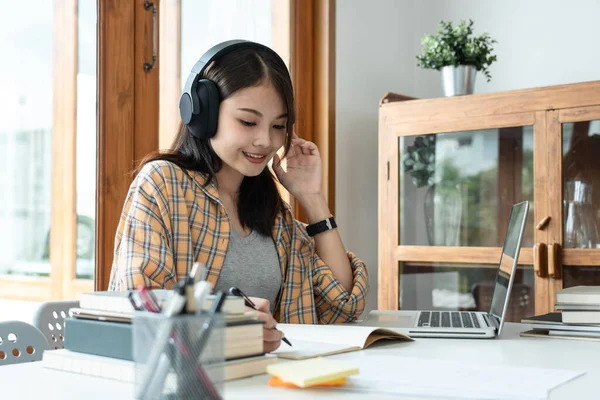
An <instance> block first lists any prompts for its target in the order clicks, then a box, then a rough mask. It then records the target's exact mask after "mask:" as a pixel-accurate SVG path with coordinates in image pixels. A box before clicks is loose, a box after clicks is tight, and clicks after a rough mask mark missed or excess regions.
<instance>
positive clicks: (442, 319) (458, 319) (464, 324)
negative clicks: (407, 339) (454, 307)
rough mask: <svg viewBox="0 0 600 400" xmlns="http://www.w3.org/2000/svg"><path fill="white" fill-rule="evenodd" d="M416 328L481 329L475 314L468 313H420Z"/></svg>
mask: <svg viewBox="0 0 600 400" xmlns="http://www.w3.org/2000/svg"><path fill="white" fill-rule="evenodd" d="M417 326H420V327H432V328H438V327H442V328H481V325H480V324H479V320H478V319H477V314H476V313H474V312H469V311H421V313H420V314H419V322H418V325H417Z"/></svg>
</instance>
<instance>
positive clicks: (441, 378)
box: [335, 356, 584, 399]
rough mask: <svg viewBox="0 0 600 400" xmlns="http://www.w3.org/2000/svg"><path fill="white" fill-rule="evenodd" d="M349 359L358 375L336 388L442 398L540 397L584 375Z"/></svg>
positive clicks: (405, 359) (395, 359) (391, 359)
mask: <svg viewBox="0 0 600 400" xmlns="http://www.w3.org/2000/svg"><path fill="white" fill-rule="evenodd" d="M335 358H336V359H340V360H343V359H344V357H343V356H336V357H335ZM353 361H354V362H355V363H356V362H358V365H359V374H358V375H356V376H353V377H349V378H348V384H347V385H346V386H345V387H340V388H339V389H341V390H356V391H366V392H382V393H391V394H402V395H413V396H436V397H446V398H453V397H459V398H465V399H545V398H547V396H548V393H549V391H550V390H551V389H553V388H555V387H557V386H560V385H562V384H564V383H566V382H568V381H570V380H572V379H575V378H577V377H579V376H581V375H583V374H584V372H581V371H570V370H560V369H544V368H530V367H512V366H511V367H509V366H490V365H485V364H472V363H464V362H455V361H446V360H435V359H422V358H408V357H393V356H365V357H361V358H360V359H359V360H357V359H354V360H353Z"/></svg>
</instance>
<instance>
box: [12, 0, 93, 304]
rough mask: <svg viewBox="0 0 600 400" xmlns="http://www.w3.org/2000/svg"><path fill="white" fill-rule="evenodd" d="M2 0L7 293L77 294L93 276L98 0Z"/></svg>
mask: <svg viewBox="0 0 600 400" xmlns="http://www.w3.org/2000/svg"><path fill="white" fill-rule="evenodd" d="M2 3H5V4H2V5H0V6H1V7H2V10H3V12H4V14H3V17H4V18H3V21H4V23H3V24H2V26H0V43H1V45H2V48H3V53H4V54H3V56H4V57H5V60H8V62H4V63H2V65H0V87H2V91H0V107H2V110H3V116H2V118H0V180H1V182H2V183H3V184H4V185H3V187H4V188H5V190H6V192H5V194H4V195H3V196H0V226H1V227H2V228H0V229H2V230H3V231H2V240H0V251H2V254H3V256H2V257H1V258H0V298H20V299H28V300H51V299H63V298H74V297H75V296H76V294H77V293H79V292H81V291H89V290H92V286H93V285H92V281H91V279H92V278H93V273H94V248H95V242H94V229H95V221H94V219H95V187H96V167H95V165H96V90H95V87H96V20H97V15H96V14H97V12H96V2H95V1H93V0H81V1H79V2H78V1H77V0H71V1H60V2H48V1H44V0H33V1H29V2H24V3H19V2H8V1H6V0H2ZM25 16H26V18H27V24H24V23H23V19H24V18H25ZM77 278H84V279H77Z"/></svg>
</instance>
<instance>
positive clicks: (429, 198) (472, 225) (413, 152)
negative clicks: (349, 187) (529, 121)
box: [399, 126, 533, 247]
mask: <svg viewBox="0 0 600 400" xmlns="http://www.w3.org/2000/svg"><path fill="white" fill-rule="evenodd" d="M399 152H400V154H399V157H400V158H399V159H400V162H399V167H400V173H399V176H400V182H399V192H400V193H399V200H400V201H399V207H400V209H399V216H400V224H399V231H400V232H399V238H400V243H399V245H410V246H415V245H417V246H467V247H502V243H503V241H504V234H505V232H506V228H507V224H508V218H509V216H510V210H511V206H512V205H513V204H515V203H518V202H521V201H524V200H529V202H530V210H529V212H530V214H533V126H519V127H509V128H499V129H482V130H471V131H463V132H448V133H440V134H435V135H418V136H402V137H400V138H399ZM522 246H523V247H531V246H533V220H532V219H531V218H528V219H527V225H526V230H525V236H524V238H523V243H522Z"/></svg>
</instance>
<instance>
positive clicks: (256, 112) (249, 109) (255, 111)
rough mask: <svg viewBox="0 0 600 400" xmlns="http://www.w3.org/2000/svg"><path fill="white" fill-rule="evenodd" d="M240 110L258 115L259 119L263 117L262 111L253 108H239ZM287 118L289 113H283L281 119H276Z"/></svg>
mask: <svg viewBox="0 0 600 400" xmlns="http://www.w3.org/2000/svg"><path fill="white" fill-rule="evenodd" d="M238 110H240V111H246V112H249V113H252V114H254V115H258V116H259V117H262V116H263V115H262V113H261V112H260V111H258V110H255V109H253V108H238ZM287 116H288V115H287V113H283V114H281V115H280V116H279V117H277V118H275V119H281V118H283V117H287Z"/></svg>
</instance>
